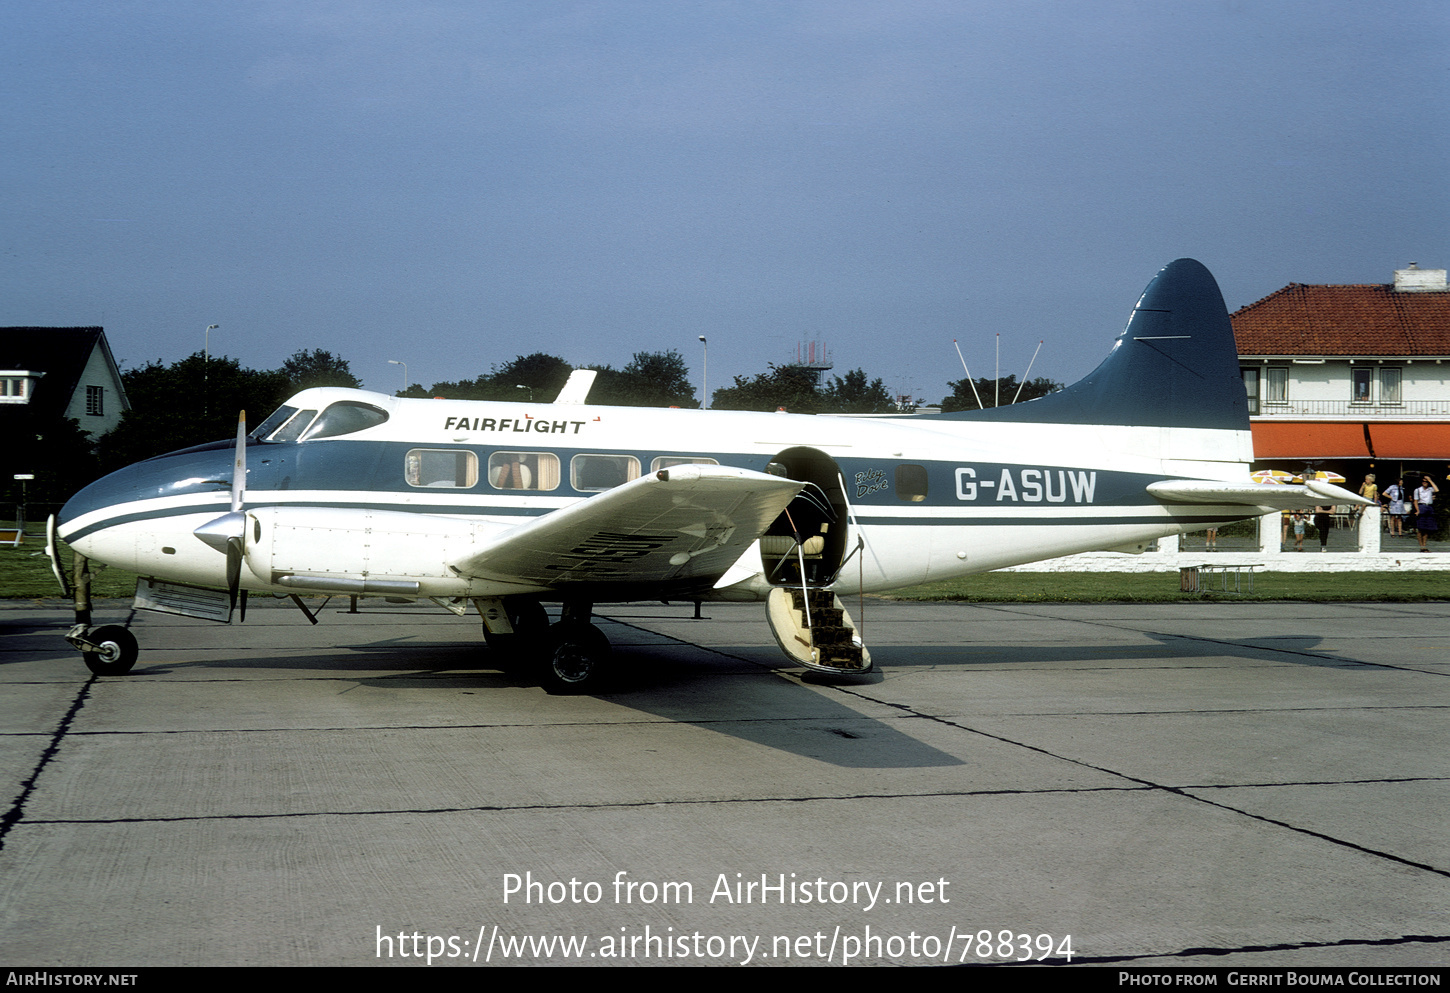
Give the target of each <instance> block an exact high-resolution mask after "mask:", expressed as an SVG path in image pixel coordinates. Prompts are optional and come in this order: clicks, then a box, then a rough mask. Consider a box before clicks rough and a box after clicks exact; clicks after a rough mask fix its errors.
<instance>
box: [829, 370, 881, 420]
mask: <svg viewBox="0 0 1450 993" xmlns="http://www.w3.org/2000/svg"><path fill="white" fill-rule="evenodd" d="M821 411H822V412H823V413H832V414H889V413H893V412H895V411H896V402H895V401H894V400H892V399H891V394H890V393H888V392H886V386H885V384H883V383H882V381H881V380H880V379H879V378H877V379H873V380H872V381H871V382H870V384H869V385H868V384H867V382H866V373H865V372H863V371H862V370H860V369H852V370H851V371H850V372H848V373H846V377H845V378H844V379H842V378H841V377H840V376H832V377H831V382H830V383H828V384H827V385H826V386H825V388H824V389H822V390H821Z"/></svg>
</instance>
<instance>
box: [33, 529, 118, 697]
mask: <svg viewBox="0 0 1450 993" xmlns="http://www.w3.org/2000/svg"><path fill="white" fill-rule="evenodd" d="M53 533H54V530H53V529H52V534H53ZM51 540H52V541H54V539H53V538H52V539H51ZM52 561H55V562H59V561H60V560H59V558H58V557H56V556H53V557H52ZM75 608H76V622H75V625H74V626H73V627H72V628H71V629H70V630H69V631H67V632H66V635H65V640H66V641H68V642H70V643H71V644H72V645H74V646H75V647H76V648H77V649H78V650H79V651H80V653H81V658H83V659H85V662H86V668H87V669H89V670H91V672H94V673H95V674H96V675H97V676H124V675H125V674H126V673H128V672H130V671H131V667H132V666H133V665H135V664H136V652H137V646H136V636H135V635H134V634H132V633H131V632H130V631H129V630H128V629H126V628H124V627H122V626H121V625H119V624H104V625H102V626H101V627H98V628H93V627H91V570H90V563H89V562H88V561H87V560H86V557H85V556H84V555H80V554H77V555H76V557H75Z"/></svg>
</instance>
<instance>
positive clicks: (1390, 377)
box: [1380, 366, 1403, 403]
mask: <svg viewBox="0 0 1450 993" xmlns="http://www.w3.org/2000/svg"><path fill="white" fill-rule="evenodd" d="M1402 371H1403V370H1401V369H1399V368H1398V367H1395V366H1386V367H1384V368H1382V369H1380V403H1400V402H1401V401H1400V374H1401V372H1402Z"/></svg>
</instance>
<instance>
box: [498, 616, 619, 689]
mask: <svg viewBox="0 0 1450 993" xmlns="http://www.w3.org/2000/svg"><path fill="white" fill-rule="evenodd" d="M478 607H479V613H480V614H482V615H483V624H484V628H483V631H484V639H485V640H486V641H487V642H488V647H489V648H490V649H492V650H494V651H496V652H499V653H500V655H501V656H502V658H501V661H502V663H503V665H502V668H504V669H505V670H511V669H513V668H516V667H520V663H521V662H527V663H528V664H530V665H531V666H532V668H533V669H534V672H535V674H536V675H537V676H538V678H539V682H540V683H541V684H542V685H543V687H544V689H545V690H547V691H548V692H550V693H561V694H562V693H594V692H596V691H597V690H598V689H599V688H600V687H601V686H602V685H603V684H604V682H605V679H606V678H607V676H608V670H609V655H610V647H609V639H608V638H606V637H605V636H604V632H603V631H600V630H599V629H598V628H597V627H595V626H594V625H593V624H591V623H590V617H591V615H592V614H593V611H594V605H593V604H592V603H590V602H589V601H587V600H566V601H565V602H564V610H563V612H562V613H561V614H560V615H559V620H558V621H557V622H555V623H554V624H550V623H549V615H548V614H547V613H546V612H545V610H544V608H543V606H542V605H541V604H540V603H539V601H537V600H535V599H532V598H531V597H513V596H509V597H504V598H503V613H504V614H506V615H507V618H508V626H509V627H510V628H511V629H512V630H511V631H509V632H504V631H502V628H503V625H502V624H501V623H499V621H500V620H501V618H500V617H499V616H498V611H497V610H496V608H494V607H493V606H492V605H491V604H490V605H487V606H486V605H485V603H483V602H480V603H479V604H478Z"/></svg>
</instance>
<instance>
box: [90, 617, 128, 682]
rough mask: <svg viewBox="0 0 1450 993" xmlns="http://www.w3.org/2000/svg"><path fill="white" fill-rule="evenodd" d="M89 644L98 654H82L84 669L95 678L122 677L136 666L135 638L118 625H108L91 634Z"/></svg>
mask: <svg viewBox="0 0 1450 993" xmlns="http://www.w3.org/2000/svg"><path fill="white" fill-rule="evenodd" d="M90 640H91V643H92V644H94V645H96V646H97V647H98V648H100V651H99V652H82V653H81V657H82V658H84V659H85V660H86V668H87V669H89V670H91V672H94V673H95V674H96V675H97V676H124V675H126V673H128V672H130V671H131V667H132V666H133V665H135V664H136V653H137V646H136V636H135V635H134V634H132V633H131V632H130V631H129V630H127V629H126V628H123V627H121V626H120V625H118V624H108V625H106V626H105V627H99V628H96V629H95V630H94V631H92V632H91V637H90Z"/></svg>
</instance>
